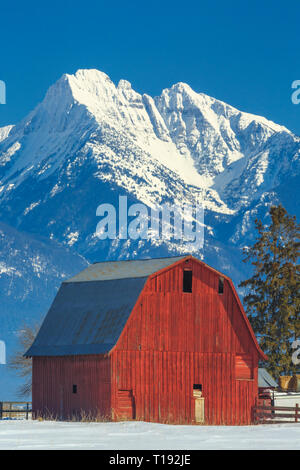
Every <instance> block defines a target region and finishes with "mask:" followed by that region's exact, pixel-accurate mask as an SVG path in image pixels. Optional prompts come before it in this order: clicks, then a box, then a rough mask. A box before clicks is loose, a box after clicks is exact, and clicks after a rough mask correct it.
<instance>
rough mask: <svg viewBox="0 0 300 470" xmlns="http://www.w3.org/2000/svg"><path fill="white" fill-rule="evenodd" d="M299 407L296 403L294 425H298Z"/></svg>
mask: <svg viewBox="0 0 300 470" xmlns="http://www.w3.org/2000/svg"><path fill="white" fill-rule="evenodd" d="M298 413H299V405H298V403H296V413H295V423H298Z"/></svg>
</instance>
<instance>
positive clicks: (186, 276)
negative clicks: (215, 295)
mask: <svg viewBox="0 0 300 470" xmlns="http://www.w3.org/2000/svg"><path fill="white" fill-rule="evenodd" d="M192 284H193V272H192V271H191V270H190V269H189V270H188V269H185V270H184V271H183V289H182V290H183V292H192Z"/></svg>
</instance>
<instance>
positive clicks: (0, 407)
mask: <svg viewBox="0 0 300 470" xmlns="http://www.w3.org/2000/svg"><path fill="white" fill-rule="evenodd" d="M2 410H3V403H2V401H0V419H2Z"/></svg>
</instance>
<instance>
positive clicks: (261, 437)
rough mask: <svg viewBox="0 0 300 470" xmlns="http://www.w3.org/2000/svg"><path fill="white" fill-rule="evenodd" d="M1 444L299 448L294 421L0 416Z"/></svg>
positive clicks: (298, 428) (13, 446) (109, 447)
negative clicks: (174, 422) (192, 422)
mask: <svg viewBox="0 0 300 470" xmlns="http://www.w3.org/2000/svg"><path fill="white" fill-rule="evenodd" d="M1 449H2V450H3V449H70V450H72V449H100V450H101V449H103V450H118V449H123V450H124V449H130V450H139V449H142V450H143V449H155V450H156V449H157V450H161V449H168V450H171V449H177V450H185V449H300V425H299V424H281V425H259V426H171V425H165V424H153V423H144V422H122V423H62V422H49V421H44V422H38V421H25V420H15V421H13V420H11V421H4V420H3V421H0V450H1Z"/></svg>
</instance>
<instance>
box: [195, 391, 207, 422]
mask: <svg viewBox="0 0 300 470" xmlns="http://www.w3.org/2000/svg"><path fill="white" fill-rule="evenodd" d="M193 397H194V402H195V422H196V423H198V424H204V422H205V410H204V397H203V396H202V385H201V384H194V386H193Z"/></svg>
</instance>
